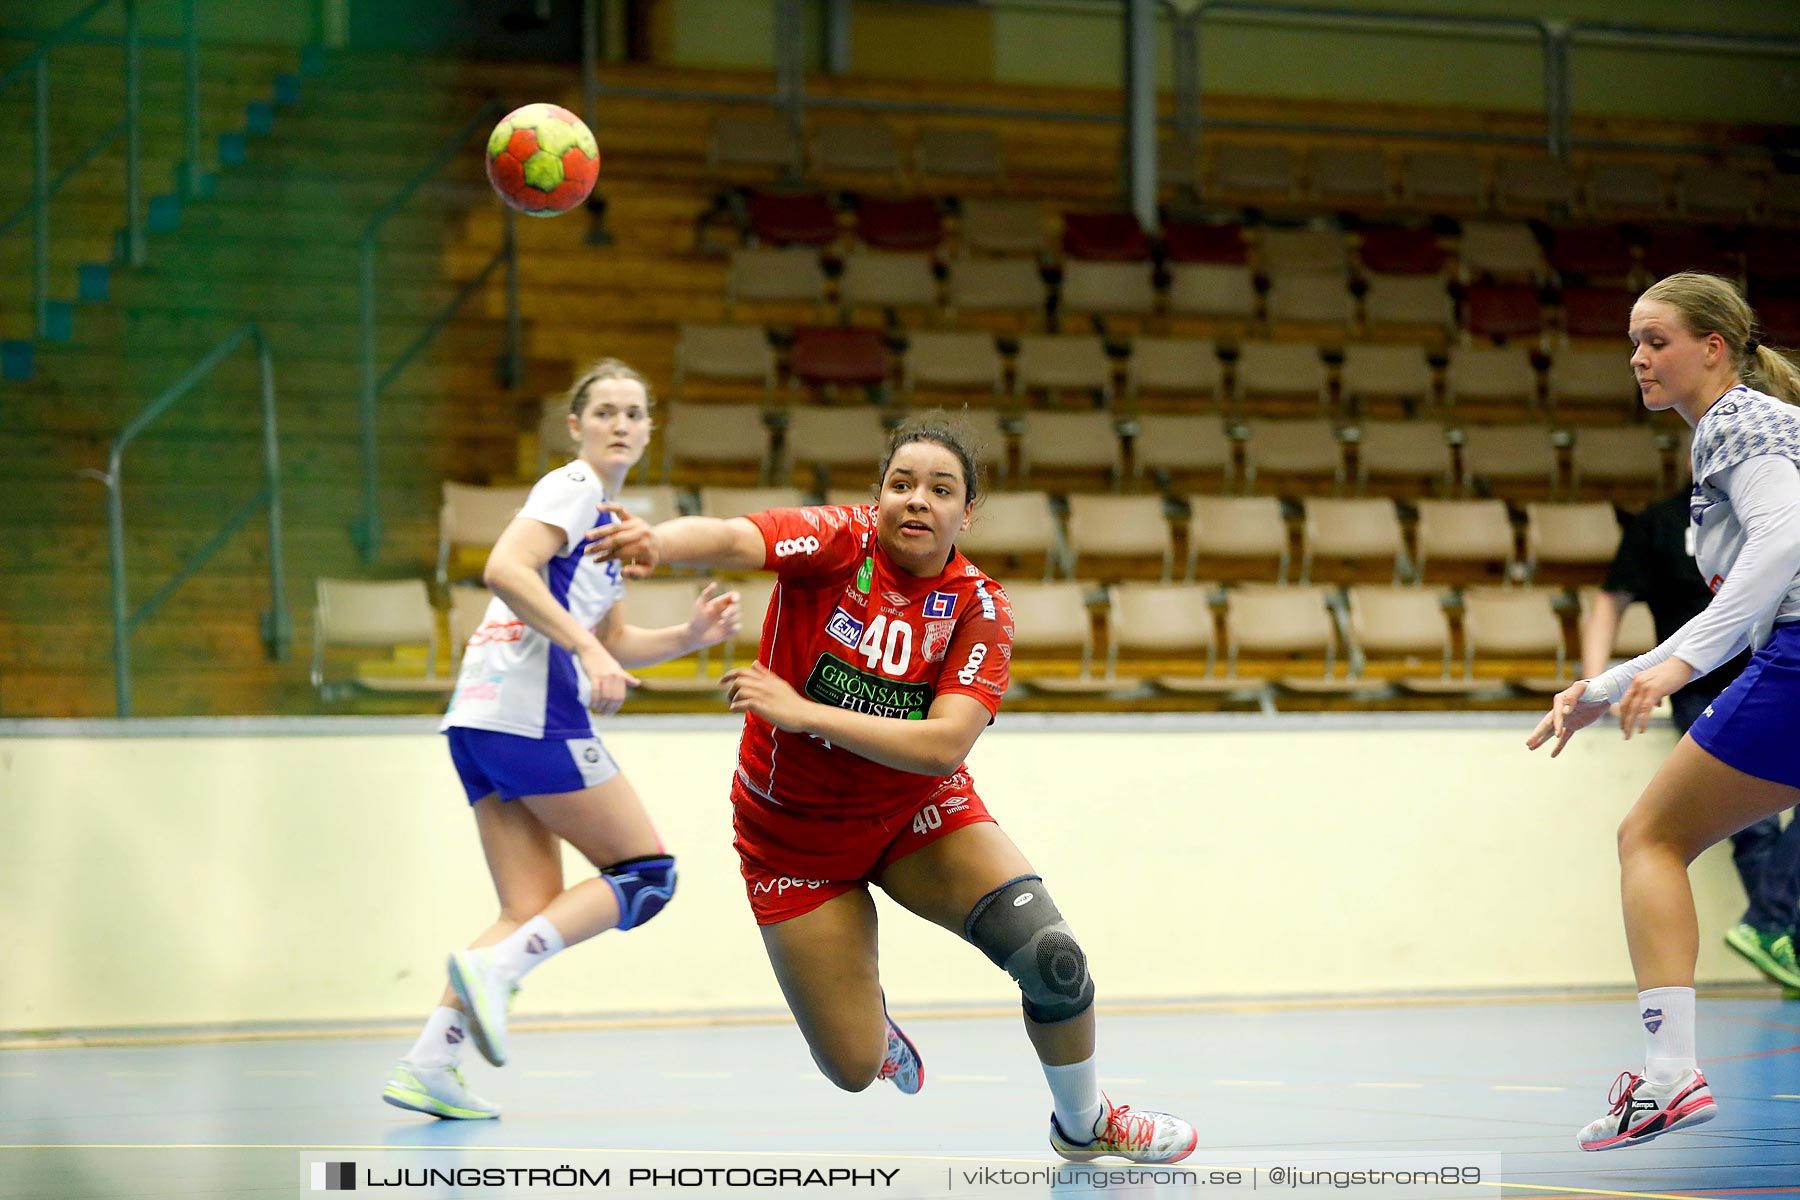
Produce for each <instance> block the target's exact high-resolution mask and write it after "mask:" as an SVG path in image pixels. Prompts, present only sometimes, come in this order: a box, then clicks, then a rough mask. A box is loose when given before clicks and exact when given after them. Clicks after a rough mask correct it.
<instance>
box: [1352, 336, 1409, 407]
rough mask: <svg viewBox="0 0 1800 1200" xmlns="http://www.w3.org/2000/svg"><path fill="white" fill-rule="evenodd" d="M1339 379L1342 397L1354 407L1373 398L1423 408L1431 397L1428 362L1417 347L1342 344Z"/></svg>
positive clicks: (1367, 405) (1364, 404) (1367, 403)
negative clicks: (1341, 362) (1342, 358)
mask: <svg viewBox="0 0 1800 1200" xmlns="http://www.w3.org/2000/svg"><path fill="white" fill-rule="evenodd" d="M1339 379H1340V382H1341V385H1342V386H1341V389H1340V394H1341V398H1342V400H1343V402H1344V404H1345V405H1346V406H1351V407H1352V408H1353V409H1358V410H1365V409H1367V408H1368V407H1369V406H1370V404H1371V403H1373V402H1376V401H1386V402H1389V403H1394V402H1399V403H1401V404H1404V405H1407V406H1410V407H1413V408H1423V407H1425V406H1426V405H1428V404H1430V403H1431V399H1432V383H1431V364H1430V362H1428V361H1427V360H1426V358H1425V351H1424V349H1423V348H1422V347H1419V346H1369V345H1354V346H1345V347H1344V365H1343V368H1342V370H1341V372H1340V374H1339Z"/></svg>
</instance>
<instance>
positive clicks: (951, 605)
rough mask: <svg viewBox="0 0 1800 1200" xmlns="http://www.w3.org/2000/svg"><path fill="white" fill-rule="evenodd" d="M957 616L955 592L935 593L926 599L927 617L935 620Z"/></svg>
mask: <svg viewBox="0 0 1800 1200" xmlns="http://www.w3.org/2000/svg"><path fill="white" fill-rule="evenodd" d="M955 615H956V593H955V592H933V593H931V595H929V596H927V597H925V616H926V617H927V618H930V619H933V620H942V619H943V618H944V617H953V616H955Z"/></svg>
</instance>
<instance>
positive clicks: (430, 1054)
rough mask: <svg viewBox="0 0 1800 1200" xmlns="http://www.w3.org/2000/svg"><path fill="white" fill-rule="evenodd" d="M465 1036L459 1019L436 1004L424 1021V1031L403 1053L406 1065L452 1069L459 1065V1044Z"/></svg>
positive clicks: (460, 1018)
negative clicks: (407, 1063) (409, 1048)
mask: <svg viewBox="0 0 1800 1200" xmlns="http://www.w3.org/2000/svg"><path fill="white" fill-rule="evenodd" d="M468 1035H469V1027H468V1025H467V1023H466V1022H464V1020H463V1015H462V1014H461V1013H460V1012H458V1011H456V1010H455V1009H454V1008H448V1007H446V1006H444V1005H442V1004H440V1005H438V1006H437V1007H436V1008H434V1009H432V1010H431V1015H430V1016H429V1017H426V1018H425V1028H424V1029H422V1030H420V1031H419V1040H418V1041H416V1042H414V1043H413V1048H412V1049H411V1050H408V1051H407V1052H406V1061H407V1062H409V1063H411V1064H412V1065H413V1066H415V1067H454V1066H456V1065H457V1064H458V1063H460V1062H462V1044H463V1040H464V1039H465V1038H467V1037H468Z"/></svg>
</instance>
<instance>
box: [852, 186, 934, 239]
mask: <svg viewBox="0 0 1800 1200" xmlns="http://www.w3.org/2000/svg"><path fill="white" fill-rule="evenodd" d="M856 236H857V237H859V238H861V239H862V240H863V241H865V242H867V243H868V244H869V245H871V246H875V247H878V248H879V249H883V250H935V249H937V246H938V243H939V242H941V241H943V240H944V221H943V217H942V216H941V215H940V214H939V213H938V210H937V205H936V204H934V203H933V202H932V201H931V199H930V198H929V197H927V196H908V197H906V198H905V199H902V200H883V199H880V198H879V197H874V196H865V197H863V198H862V199H861V200H858V201H857V204H856Z"/></svg>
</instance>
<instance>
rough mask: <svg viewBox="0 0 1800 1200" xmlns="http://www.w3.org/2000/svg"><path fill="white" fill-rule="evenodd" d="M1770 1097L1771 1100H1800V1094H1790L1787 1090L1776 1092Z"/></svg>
mask: <svg viewBox="0 0 1800 1200" xmlns="http://www.w3.org/2000/svg"><path fill="white" fill-rule="evenodd" d="M1769 1099H1771V1100H1800V1096H1794V1095H1790V1094H1788V1093H1787V1092H1776V1093H1775V1094H1774V1095H1773V1096H1770V1097H1769Z"/></svg>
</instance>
